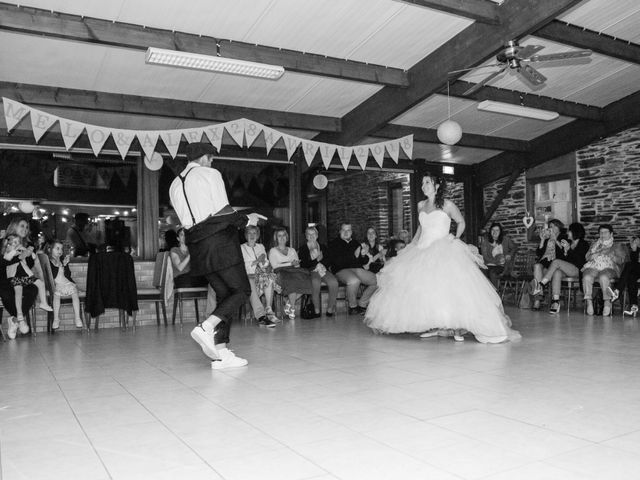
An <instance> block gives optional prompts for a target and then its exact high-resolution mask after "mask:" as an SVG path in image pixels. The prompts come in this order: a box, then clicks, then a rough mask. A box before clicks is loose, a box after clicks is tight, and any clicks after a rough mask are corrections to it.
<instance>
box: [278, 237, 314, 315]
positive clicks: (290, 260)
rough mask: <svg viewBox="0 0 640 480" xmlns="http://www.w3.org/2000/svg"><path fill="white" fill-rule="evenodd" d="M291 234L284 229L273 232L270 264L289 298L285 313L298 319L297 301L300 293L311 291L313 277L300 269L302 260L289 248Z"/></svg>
mask: <svg viewBox="0 0 640 480" xmlns="http://www.w3.org/2000/svg"><path fill="white" fill-rule="evenodd" d="M288 243H289V234H288V233H287V231H286V230H285V229H284V228H283V227H277V228H275V229H274V231H273V248H271V250H269V262H270V263H271V266H272V267H273V269H274V271H275V272H276V273H277V274H278V279H279V282H280V287H281V288H282V294H283V295H286V296H287V297H288V299H287V303H286V305H285V307H284V313H285V314H286V315H287V316H288V317H289V318H290V319H291V320H293V319H295V318H296V300H297V299H298V294H299V293H307V292H308V291H309V290H311V275H310V274H309V271H308V270H305V269H303V268H300V259H299V258H298V254H297V253H296V251H295V250H294V249H293V248H291V247H290V246H288V245H287V244H288Z"/></svg>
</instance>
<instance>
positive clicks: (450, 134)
mask: <svg viewBox="0 0 640 480" xmlns="http://www.w3.org/2000/svg"><path fill="white" fill-rule="evenodd" d="M436 135H437V137H438V140H440V141H441V142H442V143H444V144H445V145H455V144H456V143H458V142H459V141H460V139H461V138H462V127H461V126H460V124H459V123H458V122H456V121H454V120H451V97H450V96H449V82H447V120H446V121H444V122H442V123H441V124H440V126H438V130H437V131H436Z"/></svg>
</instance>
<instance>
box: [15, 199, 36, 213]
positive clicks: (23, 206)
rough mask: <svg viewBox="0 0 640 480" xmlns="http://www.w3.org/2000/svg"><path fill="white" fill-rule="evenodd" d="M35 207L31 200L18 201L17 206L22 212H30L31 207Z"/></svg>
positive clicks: (31, 210)
mask: <svg viewBox="0 0 640 480" xmlns="http://www.w3.org/2000/svg"><path fill="white" fill-rule="evenodd" d="M35 207H36V206H35V205H34V204H33V202H20V203H19V204H18V208H19V209H20V211H21V212H23V213H31V212H33V209H34V208H35Z"/></svg>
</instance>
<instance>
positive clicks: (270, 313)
mask: <svg viewBox="0 0 640 480" xmlns="http://www.w3.org/2000/svg"><path fill="white" fill-rule="evenodd" d="M266 316H267V318H268V319H269V320H271V321H272V322H273V323H280V322H282V320H280V319H279V318H278V317H277V316H276V314H275V313H273V310H271V309H270V308H267V312H266Z"/></svg>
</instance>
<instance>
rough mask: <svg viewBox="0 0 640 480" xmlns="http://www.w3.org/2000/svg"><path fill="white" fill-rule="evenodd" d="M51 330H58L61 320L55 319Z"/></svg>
mask: <svg viewBox="0 0 640 480" xmlns="http://www.w3.org/2000/svg"><path fill="white" fill-rule="evenodd" d="M51 328H52V329H53V330H57V329H59V328H60V319H59V318H54V319H53V322H52V323H51Z"/></svg>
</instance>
